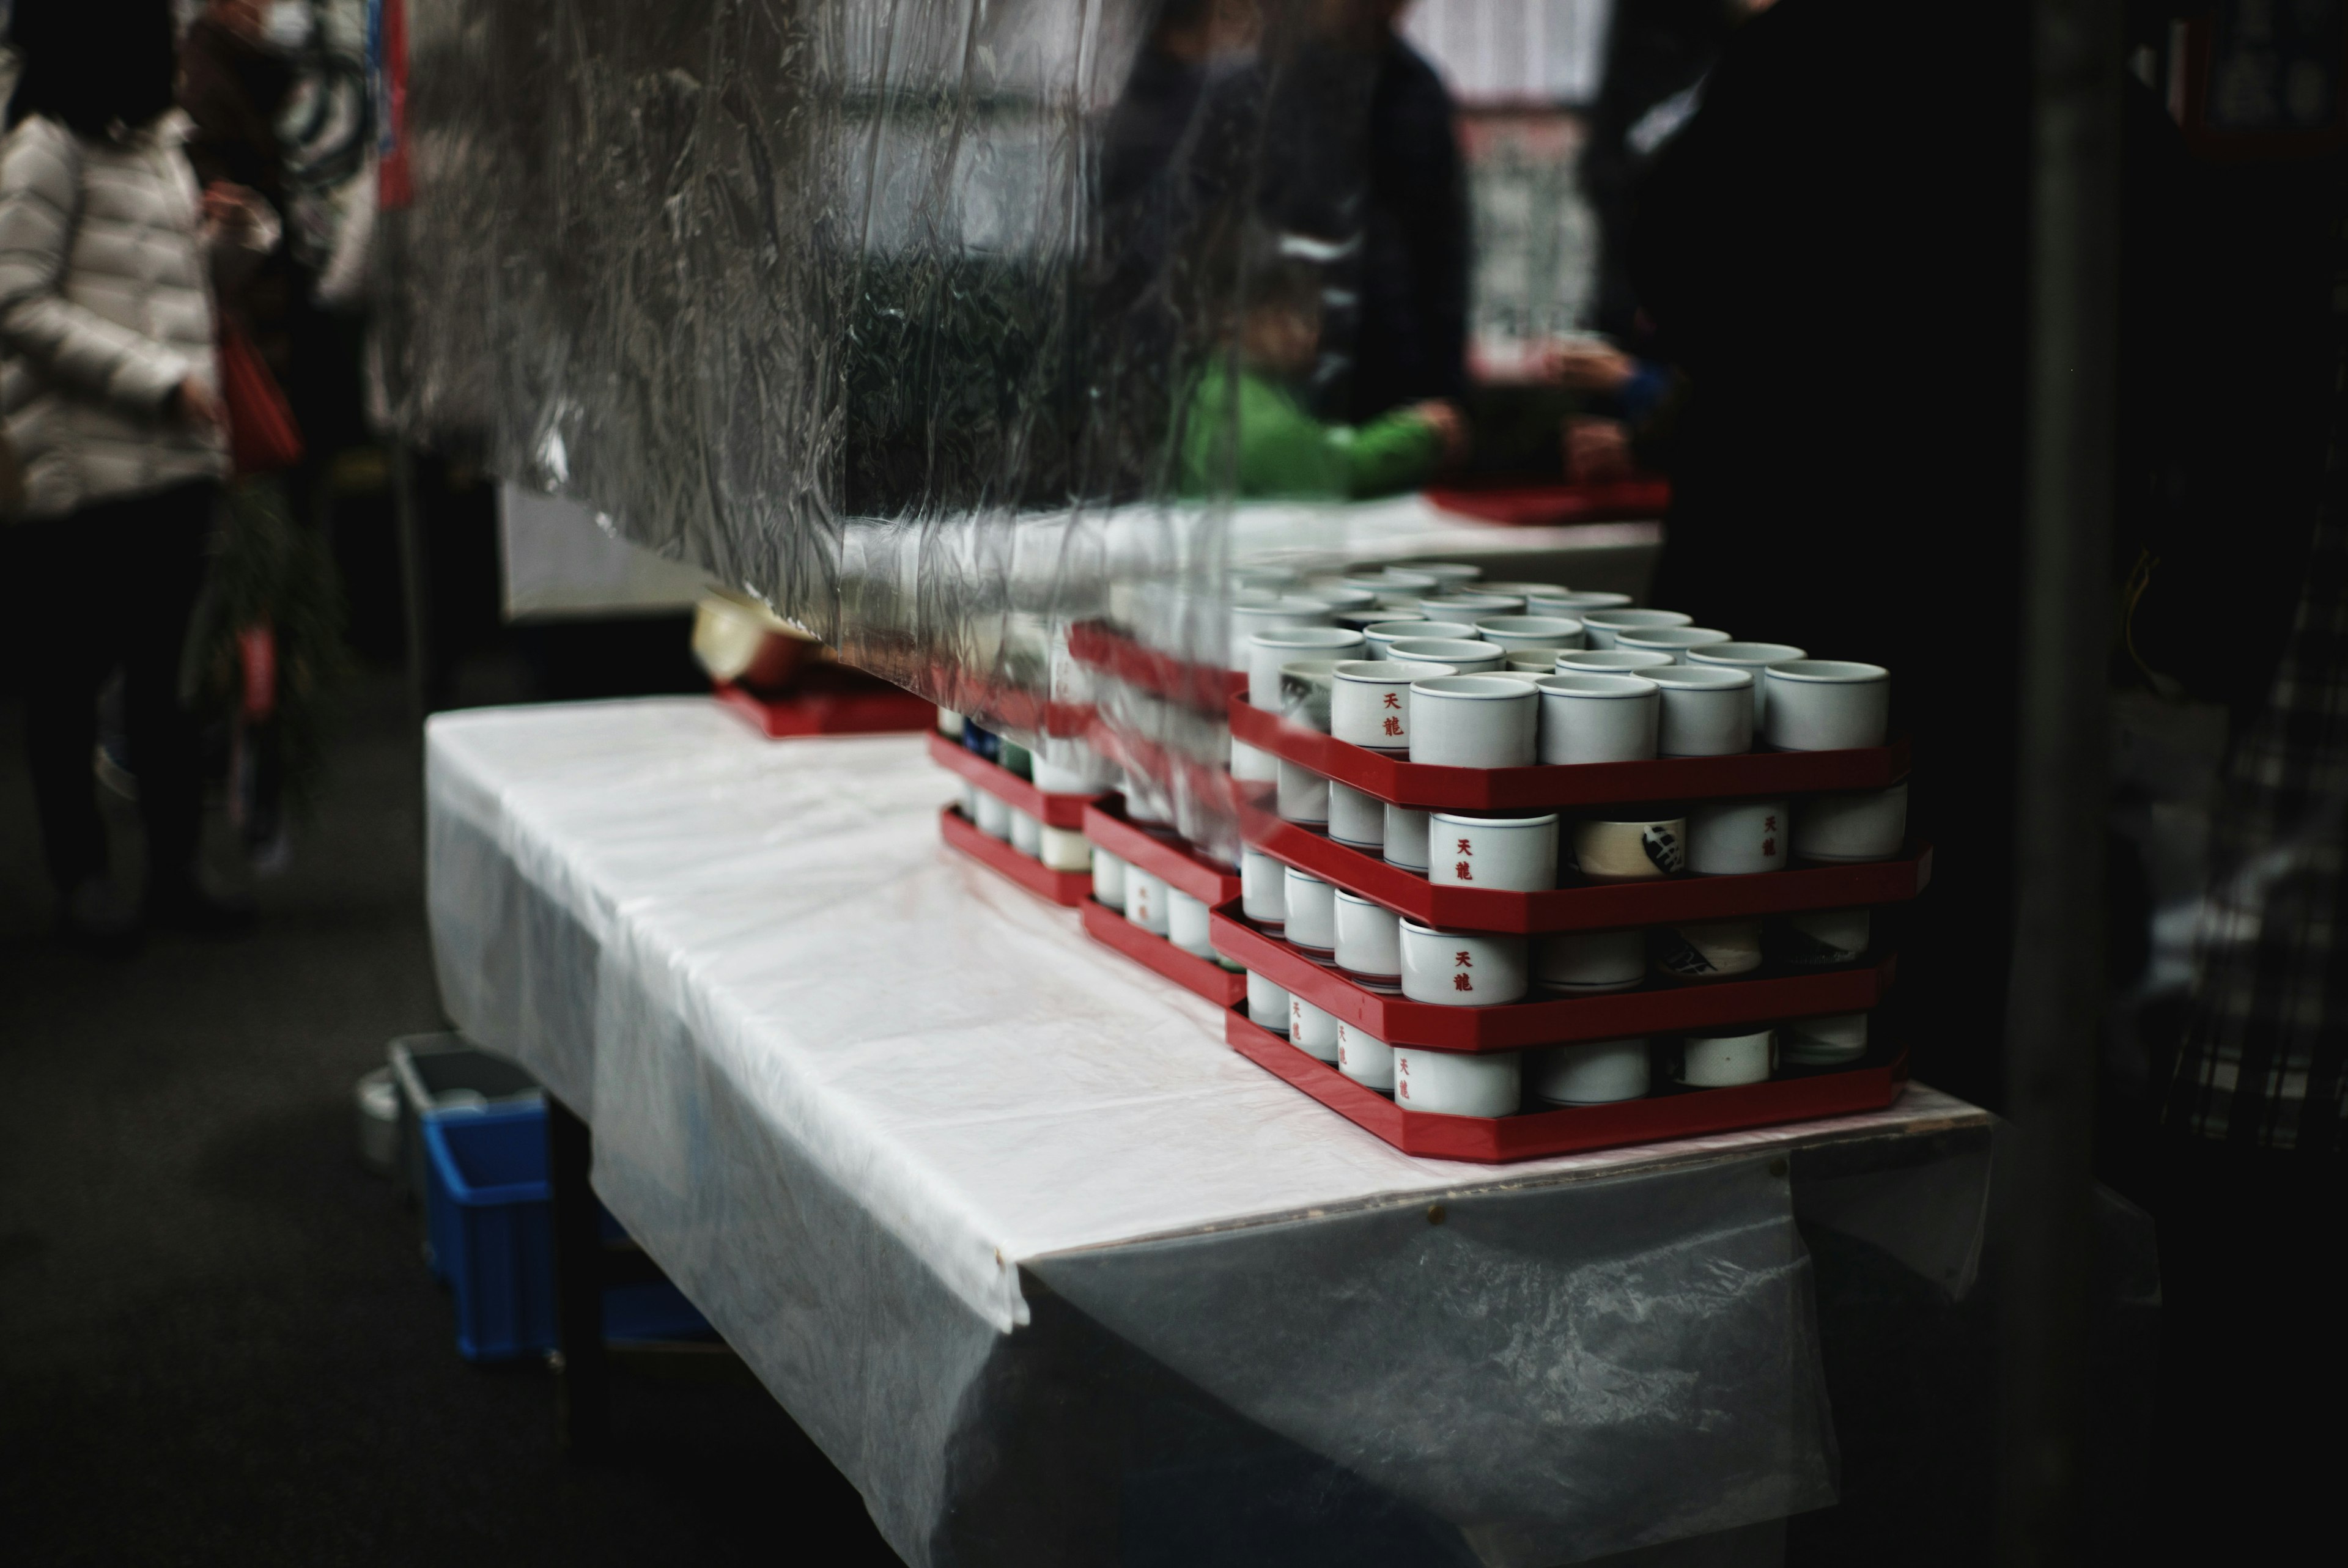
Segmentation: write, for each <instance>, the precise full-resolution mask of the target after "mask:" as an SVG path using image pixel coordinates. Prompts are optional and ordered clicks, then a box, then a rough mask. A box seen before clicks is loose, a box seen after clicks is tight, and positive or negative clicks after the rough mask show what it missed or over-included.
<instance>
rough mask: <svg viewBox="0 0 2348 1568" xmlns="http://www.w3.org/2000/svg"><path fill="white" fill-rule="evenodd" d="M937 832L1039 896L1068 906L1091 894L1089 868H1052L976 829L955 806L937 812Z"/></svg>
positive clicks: (1091, 879)
mask: <svg viewBox="0 0 2348 1568" xmlns="http://www.w3.org/2000/svg"><path fill="white" fill-rule="evenodd" d="M938 834H939V836H941V837H942V838H943V839H944V840H945V841H946V842H947V843H948V844H951V845H953V846H954V847H955V848H956V849H959V850H961V851H962V852H963V854H964V855H967V856H970V857H971V858H972V859H973V860H976V861H980V862H983V864H985V865H986V866H990V867H992V868H993V869H994V870H996V871H999V872H1001V873H1002V874H1003V875H1004V876H1008V877H1009V878H1011V880H1012V881H1014V882H1016V883H1017V884H1019V886H1022V887H1025V889H1027V891H1028V892H1030V893H1033V894H1035V896H1036V897H1039V898H1048V899H1050V900H1051V901H1052V902H1053V903H1055V904H1060V905H1065V906H1066V907H1068V908H1071V909H1073V908H1075V907H1076V906H1077V905H1079V904H1084V903H1087V902H1089V901H1090V900H1091V898H1092V896H1093V874H1092V873H1091V872H1089V871H1055V870H1053V869H1052V868H1051V867H1050V866H1046V865H1045V864H1044V863H1043V862H1042V861H1040V860H1030V859H1029V858H1028V857H1027V856H1024V855H1022V854H1020V853H1019V852H1018V851H1017V850H1015V849H1014V848H1012V847H1011V845H1007V844H1005V843H1004V842H1003V841H1002V840H1001V839H999V838H994V837H990V836H988V835H986V834H984V833H982V832H980V831H979V828H978V825H977V824H976V823H974V822H973V821H971V820H970V819H969V818H968V817H966V816H964V815H963V814H962V811H961V809H960V808H959V807H956V806H951V805H950V806H947V807H946V808H945V809H944V810H943V811H941V812H940V813H938Z"/></svg>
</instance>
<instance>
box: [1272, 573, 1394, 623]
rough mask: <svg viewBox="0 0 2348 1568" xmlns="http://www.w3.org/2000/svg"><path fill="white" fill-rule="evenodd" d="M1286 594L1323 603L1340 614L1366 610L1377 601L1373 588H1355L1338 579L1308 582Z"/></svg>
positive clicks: (1334, 612)
mask: <svg viewBox="0 0 2348 1568" xmlns="http://www.w3.org/2000/svg"><path fill="white" fill-rule="evenodd" d="M1288 596H1289V597H1290V598H1291V599H1309V600H1314V601H1315V602H1317V603H1321V604H1325V605H1327V606H1328V607H1329V609H1330V611H1331V613H1333V614H1340V615H1342V614H1344V612H1345V611H1346V610H1368V609H1370V608H1372V607H1373V606H1375V604H1376V603H1377V602H1378V594H1377V590H1376V589H1371V588H1356V587H1354V586H1353V585H1352V584H1349V583H1345V582H1338V581H1320V580H1315V581H1313V582H1308V583H1305V584H1304V585H1303V586H1302V587H1300V588H1292V589H1289V590H1288Z"/></svg>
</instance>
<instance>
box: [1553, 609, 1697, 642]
mask: <svg viewBox="0 0 2348 1568" xmlns="http://www.w3.org/2000/svg"><path fill="white" fill-rule="evenodd" d="M1579 619H1580V620H1581V624H1582V625H1583V626H1585V627H1587V628H1588V629H1589V634H1590V646H1591V647H1592V648H1612V647H1613V646H1614V640H1615V639H1616V638H1617V637H1620V636H1621V635H1622V633H1623V632H1625V631H1643V630H1648V629H1649V628H1651V627H1657V626H1693V625H1694V624H1695V617H1694V616H1692V615H1682V614H1681V613H1680V612H1679V611H1678V610H1588V611H1585V612H1584V613H1583V614H1582V615H1581V617H1580V618H1579Z"/></svg>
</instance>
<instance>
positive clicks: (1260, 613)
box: [1231, 596, 1329, 671]
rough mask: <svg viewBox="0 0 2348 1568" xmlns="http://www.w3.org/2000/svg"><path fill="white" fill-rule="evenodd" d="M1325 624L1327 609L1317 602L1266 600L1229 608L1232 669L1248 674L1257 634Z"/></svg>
mask: <svg viewBox="0 0 2348 1568" xmlns="http://www.w3.org/2000/svg"><path fill="white" fill-rule="evenodd" d="M1328 624H1329V607H1328V606H1327V605H1325V604H1323V603H1322V602H1321V601H1320V600H1313V599H1297V598H1293V597H1289V598H1279V597H1272V596H1266V597H1264V598H1262V599H1259V600H1241V601H1239V602H1236V603H1234V604H1233V605H1232V606H1231V668H1232V669H1233V670H1236V671H1246V670H1247V668H1248V663H1249V650H1250V648H1251V646H1252V642H1253V639H1254V637H1255V634H1256V633H1257V632H1259V631H1277V630H1282V628H1285V627H1291V626H1326V625H1328Z"/></svg>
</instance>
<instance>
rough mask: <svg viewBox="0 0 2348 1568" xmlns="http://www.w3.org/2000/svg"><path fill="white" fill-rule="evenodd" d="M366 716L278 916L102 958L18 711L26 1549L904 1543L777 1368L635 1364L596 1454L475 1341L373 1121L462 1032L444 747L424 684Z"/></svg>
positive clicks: (273, 1556)
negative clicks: (454, 1013)
mask: <svg viewBox="0 0 2348 1568" xmlns="http://www.w3.org/2000/svg"><path fill="white" fill-rule="evenodd" d="M343 707H344V712H343V716H342V719H341V723H340V724H339V729H338V739H337V740H336V742H335V747H334V754H333V765H332V773H331V775H330V777H329V778H328V780H327V782H326V785H325V788H324V794H323V797H322V799H321V801H320V803H319V806H318V809H317V811H316V813H315V815H314V818H313V819H312V820H311V821H310V822H309V823H308V824H307V825H306V826H305V827H304V831H303V832H302V834H301V835H300V836H299V837H298V839H297V849H296V855H295V859H294V862H293V866H292V867H291V869H290V870H289V871H288V872H287V873H286V874H285V875H284V876H282V877H279V878H277V879H275V880H273V881H270V882H268V883H265V884H263V886H261V887H260V888H259V889H258V897H259V900H260V904H261V907H262V920H261V925H260V928H259V930H258V931H257V932H256V933H255V934H254V935H253V936H252V937H250V938H246V939H244V940H242V941H238V942H232V943H225V944H213V943H201V942H196V941H191V940H190V939H187V938H176V937H171V938H157V939H155V940H152V941H150V942H149V944H148V945H147V946H146V947H145V948H144V949H143V950H142V951H140V952H139V954H137V956H135V957H133V958H128V959H121V960H115V961H106V960H101V959H98V958H90V957H87V956H84V955H81V954H78V953H76V952H73V951H69V950H67V949H66V948H61V947H59V946H57V944H55V943H54V942H52V941H50V940H49V939H48V937H47V930H48V925H49V922H50V920H51V919H52V917H53V914H52V909H53V907H52V904H51V901H50V897H49V893H48V890H47V887H46V884H45V881H44V878H43V877H42V876H41V872H40V865H39V857H38V853H37V842H36V833H35V825H34V821H33V815H32V803H31V799H30V793H29V788H28V785H27V783H26V774H25V771H24V766H23V762H22V753H21V746H22V723H21V711H20V710H19V709H18V708H16V707H15V705H14V704H12V703H5V702H0V1560H5V1561H6V1562H8V1563H26V1564H33V1563H44V1564H45V1563H94V1564H95V1563H142V1564H143V1563H240V1564H250V1563H302V1564H326V1563H434V1564H464V1563H498V1564H500V1565H504V1568H510V1565H512V1564H515V1563H579V1564H593V1563H706V1564H720V1563H754V1562H755V1563H789V1562H820V1563H858V1562H894V1561H895V1559H894V1558H893V1557H892V1556H891V1555H890V1554H889V1553H888V1552H887V1549H886V1548H885V1547H884V1546H883V1545H882V1544H881V1543H880V1540H879V1537H878V1536H877V1534H875V1533H874V1532H873V1531H872V1529H871V1526H870V1522H869V1520H868V1519H867V1518H866V1516H865V1514H864V1512H863V1507H862V1504H861V1501H860V1500H859V1499H858V1497H857V1496H856V1494H855V1492H854V1491H853V1489H851V1488H850V1486H849V1485H848V1483H847V1482H846V1481H844V1480H843V1479H842V1478H841V1477H840V1476H839V1472H838V1471H835V1470H834V1469H833V1468H832V1467H831V1465H830V1464H829V1461H827V1460H825V1459H824V1457H823V1456H822V1454H821V1453H820V1452H819V1451H818V1450H816V1449H815V1448H814V1447H813V1445H811V1444H810V1443H809V1442H808V1440H807V1439H806V1438H805V1437H804V1436H803V1435H802V1434H801V1433H800V1432H799V1430H798V1428H797V1427H796V1426H794V1425H793V1424H792V1423H791V1421H790V1420H789V1419H788V1417H787V1416H786V1415H785V1414H784V1413H783V1412H782V1410H781V1409H780V1408H779V1407H778V1406H777V1405H775V1404H774V1403H773V1401H772V1400H771V1399H768V1398H767V1396H766V1395H765V1394H764V1393H763V1392H762V1391H761V1390H759V1389H757V1388H756V1387H755V1386H748V1385H745V1384H739V1383H714V1384H712V1383H700V1382H681V1381H675V1380H670V1379H665V1378H661V1379H654V1378H622V1379H621V1380H620V1381H619V1383H618V1386H617V1387H616V1389H615V1391H614V1399H615V1419H614V1450H613V1454H612V1456H611V1457H610V1458H609V1459H608V1460H602V1461H600V1462H598V1463H596V1464H594V1465H592V1466H582V1465H574V1464H572V1463H571V1462H569V1461H568V1460H565V1459H564V1457H563V1456H562V1455H561V1453H560V1452H559V1451H558V1450H557V1448H556V1444H555V1438H554V1421H553V1389H552V1387H551V1383H550V1381H549V1378H548V1377H547V1375H546V1374H545V1372H544V1371H543V1370H542V1369H541V1368H538V1367H535V1366H531V1367H524V1368H507V1369H500V1370H490V1369H484V1368H474V1367H471V1366H468V1365H467V1364H466V1363H465V1362H463V1361H462V1360H460V1359H459V1358H458V1355H457V1352H456V1348H455V1344H454V1338H453V1329H452V1325H451V1318H450V1311H449V1305H448V1298H447V1297H446V1296H444V1295H443V1294H442V1293H441V1291H440V1290H439V1289H438V1287H437V1286H434V1284H433V1283H432V1281H431V1280H430V1278H429V1277H428V1276H427V1275H426V1273H425V1271H424V1268H423V1266H422V1265H421V1263H420V1262H419V1260H418V1256H417V1239H416V1228H415V1223H414V1220H413V1218H412V1217H411V1216H410V1215H409V1214H407V1213H406V1212H405V1211H404V1210H403V1209H402V1207H401V1206H400V1204H399V1203H398V1201H397V1199H396V1197H395V1196H394V1194H393V1193H392V1191H391V1189H390V1188H389V1186H388V1185H387V1184H385V1183H383V1182H381V1181H379V1180H377V1179H376V1178H375V1177H373V1176H371V1175H369V1174H367V1173H366V1172H365V1171H363V1170H362V1169H361V1168H360V1167H359V1165H358V1163H357V1162H356V1159H355V1141H354V1134H353V1118H352V1112H351V1089H352V1084H353V1082H354V1081H355V1080H356V1079H357V1078H358V1076H359V1075H360V1074H361V1073H363V1072H365V1071H367V1070H368V1069H370V1068H372V1067H375V1066H377V1065H379V1064H380V1063H381V1062H382V1061H383V1053H384V1046H385V1043H386V1041H387V1040H389V1039H391V1038H392V1037H393V1036H395V1035H398V1034H402V1033H407V1032H413V1031H419V1030H431V1029H436V1028H439V1027H441V1025H442V1020H441V1017H440V1011H439V1005H438V997H437V993H436V990H435V986H434V981H433V977H432V969H431V964H430V960H429V957H428V952H427V940H426V932H425V927H424V919H423V912H422V903H421V883H420V872H419V862H418V846H419V845H420V843H421V820H420V814H421V809H422V808H421V800H420V791H419V788H418V783H419V760H418V746H417V737H416V735H415V734H414V733H413V731H412V729H411V728H410V727H409V726H408V724H407V723H406V720H405V716H404V709H403V705H402V702H401V698H400V689H399V686H398V683H397V682H396V680H394V679H391V678H388V677H384V676H370V677H367V678H365V679H363V680H361V681H360V682H355V684H354V686H353V688H352V689H351V690H350V691H349V692H347V693H346V697H345V702H344V703H343ZM128 820H129V819H128V816H127V815H125V817H124V822H125V824H126V825H124V826H123V829H122V831H123V832H125V833H129V832H131V831H133V830H131V829H130V828H129V827H128V826H127V823H128Z"/></svg>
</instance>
